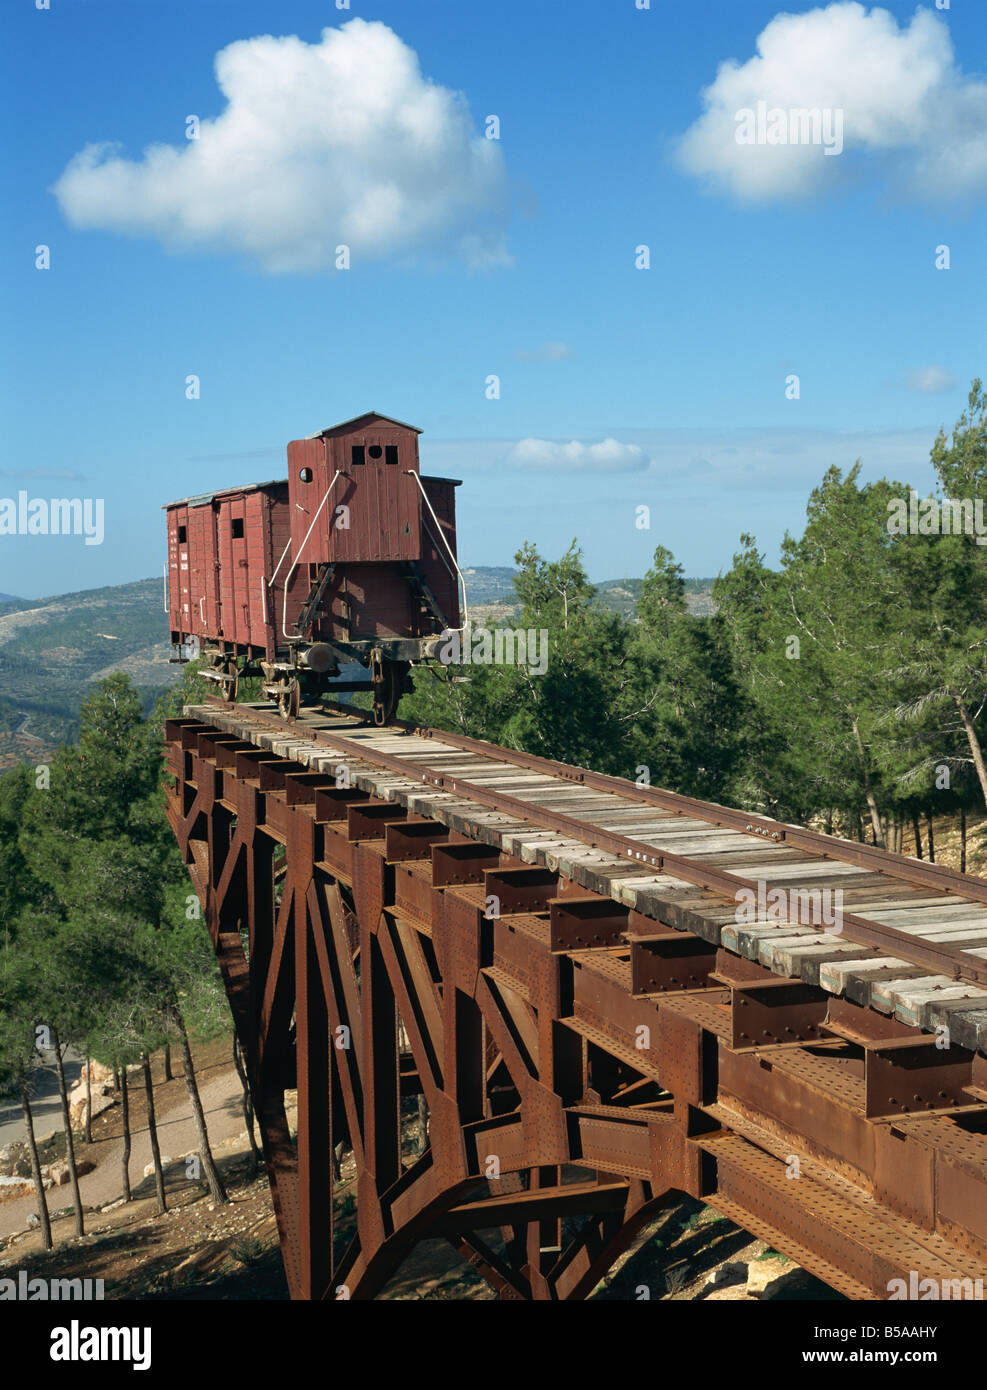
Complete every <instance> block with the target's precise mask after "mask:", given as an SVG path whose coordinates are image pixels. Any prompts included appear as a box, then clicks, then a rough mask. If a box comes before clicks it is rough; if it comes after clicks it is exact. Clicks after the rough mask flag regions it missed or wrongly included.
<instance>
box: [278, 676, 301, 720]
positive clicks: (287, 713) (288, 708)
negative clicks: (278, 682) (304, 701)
mask: <svg viewBox="0 0 987 1390" xmlns="http://www.w3.org/2000/svg"><path fill="white" fill-rule="evenodd" d="M300 702H301V687H300V686H299V684H298V682H297V680H290V681H288V682H287V683H286V684H285V685H283V686H282V687H281V691H280V693H279V695H278V714H280V716H281V718H282V719H295V718H297V717H298V706H299V704H300Z"/></svg>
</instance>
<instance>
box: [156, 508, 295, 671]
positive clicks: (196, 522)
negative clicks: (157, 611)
mask: <svg viewBox="0 0 987 1390" xmlns="http://www.w3.org/2000/svg"><path fill="white" fill-rule="evenodd" d="M167 513H168V580H169V583H168V590H169V604H168V609H169V619H170V623H171V630H172V641H173V642H175V643H176V644H177V643H178V642H180V641H182V640H187V639H188V638H189V637H197V638H198V639H199V640H200V642H215V643H220V644H224V645H226V646H230V647H236V648H238V649H240V650H242V651H245V652H247V653H249V654H250V655H252V656H263V657H264V659H266V660H268V661H272V660H273V659H274V657H275V654H276V649H277V647H278V645H279V644H280V645H284V639H283V638H282V637H280V635H279V634H280V628H281V623H282V621H283V617H284V614H283V608H282V604H283V599H284V582H285V578H286V576H287V574H288V572H289V568H290V564H291V557H290V554H289V555H288V557H287V558H286V559H285V561H284V564H283V565H282V567H281V572H280V574H279V575H278V576H277V578H276V580H275V582H274V584H273V586H272V585H271V583H270V581H271V578H272V576H273V575H274V572H275V569H276V567H277V563H278V560H279V559H280V558H281V556H282V554H283V552H284V549H285V546H286V544H287V542H288V538H289V535H290V531H291V521H290V515H291V514H290V510H289V503H288V484H287V482H286V481H284V482H282V481H278V482H274V483H262V484H256V485H253V486H251V487H247V488H230V489H228V490H227V491H225V492H220V493H215V494H213V495H211V496H204V497H196V498H191V499H185V500H184V501H182V502H177V503H172V504H171V506H169V507H168V508H167ZM306 587H307V586H306V583H305V580H304V579H303V577H302V576H301V575H300V574H296V575H295V577H294V579H293V581H292V583H291V586H290V589H289V595H288V611H287V620H288V626H289V631H290V630H291V628H292V625H293V624H294V621H295V619H296V618H297V616H298V610H299V608H300V607H301V603H302V600H303V598H304V593H305V589H306Z"/></svg>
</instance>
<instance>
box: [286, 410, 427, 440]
mask: <svg viewBox="0 0 987 1390" xmlns="http://www.w3.org/2000/svg"><path fill="white" fill-rule="evenodd" d="M371 420H380V421H381V423H382V424H385V425H397V426H398V427H399V428H400V429H402V430H413V431H414V433H415V434H421V430H420V429H419V428H418V426H417V425H406V424H405V423H404V421H403V420H395V419H394V417H393V416H391V415H381V414H380V413H379V412H378V411H376V410H368V411H367V413H366V415H354V417H353V419H352V420H344V421H343V422H342V424H339V425H330V426H329V427H328V429H324V430H316V432H315V434H310V435H309V436H308V438H309V439H325V438H326V437H327V436H328V435H331V434H349V432H350V431H351V430H355V429H359V428H360V427H362V426H364V425H368V424H369V423H370V421H371Z"/></svg>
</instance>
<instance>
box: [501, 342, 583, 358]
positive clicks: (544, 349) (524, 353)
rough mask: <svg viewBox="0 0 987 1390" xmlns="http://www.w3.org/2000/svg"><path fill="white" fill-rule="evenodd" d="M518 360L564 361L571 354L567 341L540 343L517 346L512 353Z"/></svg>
mask: <svg viewBox="0 0 987 1390" xmlns="http://www.w3.org/2000/svg"><path fill="white" fill-rule="evenodd" d="M514 356H515V358H516V359H517V361H518V362H564V361H565V360H566V359H567V358H569V357H571V356H572V348H571V347H570V346H569V344H568V343H541V344H540V345H539V346H538V347H536V348H519V349H518V350H517V352H516V353H515V354H514Z"/></svg>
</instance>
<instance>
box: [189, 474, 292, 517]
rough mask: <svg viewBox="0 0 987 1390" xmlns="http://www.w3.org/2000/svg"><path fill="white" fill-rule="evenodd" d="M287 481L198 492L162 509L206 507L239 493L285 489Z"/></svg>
mask: <svg viewBox="0 0 987 1390" xmlns="http://www.w3.org/2000/svg"><path fill="white" fill-rule="evenodd" d="M286 481H287V479H285V478H271V479H270V480H269V481H268V482H266V483H241V484H240V486H239V487H224V488H218V489H217V490H216V491H215V492H198V493H196V494H195V496H194V497H178V498H176V500H175V501H174V502H166V503H165V504H164V506H163V507H162V508H161V510H162V511H168V510H169V509H170V508H171V507H204V506H205V505H206V503H207V502H214V501H215V500H216V498H217V497H232V496H235V495H236V494H237V493H239V492H257V490H258V489H259V488H265V487H283V486H284V484H285V482H286Z"/></svg>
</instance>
